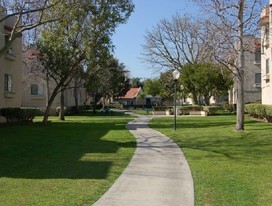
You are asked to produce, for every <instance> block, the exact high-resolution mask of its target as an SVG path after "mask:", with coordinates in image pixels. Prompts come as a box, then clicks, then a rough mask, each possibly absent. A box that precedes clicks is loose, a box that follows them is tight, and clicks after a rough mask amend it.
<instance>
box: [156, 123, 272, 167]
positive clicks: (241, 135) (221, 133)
mask: <svg viewBox="0 0 272 206" xmlns="http://www.w3.org/2000/svg"><path fill="white" fill-rule="evenodd" d="M207 120H208V121H203V119H202V120H199V119H189V118H188V119H184V120H182V119H180V120H179V121H178V124H177V128H179V130H177V132H181V134H182V132H183V134H186V135H185V136H180V135H175V134H173V135H174V137H173V140H174V141H175V142H176V143H177V144H178V145H179V146H180V147H181V148H182V149H191V150H196V151H203V152H205V153H200V154H201V155H200V156H198V155H196V156H192V158H193V159H194V158H195V159H196V160H201V159H205V158H207V157H208V158H219V159H220V157H223V158H228V159H231V160H233V161H239V162H247V163H251V164H259V163H261V162H262V161H267V162H271V161H272V156H271V155H270V154H271V150H272V146H271V145H272V139H271V131H272V125H270V124H267V123H263V122H256V121H254V120H247V121H246V122H245V128H246V130H245V131H244V132H236V131H235V129H234V127H235V120H234V119H224V121H222V119H221V120H219V119H216V118H214V119H207ZM162 121H163V120H162ZM163 123H164V122H158V123H155V124H151V126H152V128H154V129H158V130H160V129H164V128H169V124H168V125H167V124H163ZM232 127H233V129H232Z"/></svg>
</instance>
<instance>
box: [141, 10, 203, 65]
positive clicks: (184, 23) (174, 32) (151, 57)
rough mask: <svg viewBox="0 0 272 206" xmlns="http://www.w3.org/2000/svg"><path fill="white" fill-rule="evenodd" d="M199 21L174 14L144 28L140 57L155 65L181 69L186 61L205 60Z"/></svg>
mask: <svg viewBox="0 0 272 206" xmlns="http://www.w3.org/2000/svg"><path fill="white" fill-rule="evenodd" d="M201 27H202V25H201V24H199V22H198V21H197V20H194V19H193V18H192V17H189V16H180V15H178V14H177V15H175V16H174V17H173V18H172V19H171V20H167V19H163V20H161V21H160V23H159V24H158V25H157V26H155V27H154V29H153V31H151V32H147V35H146V36H145V40H146V42H145V44H144V45H143V50H144V52H143V60H144V61H145V62H147V63H150V64H151V65H152V66H153V68H154V67H155V68H157V69H163V68H164V69H165V68H166V69H171V68H172V69H173V68H176V69H181V68H182V66H183V65H184V64H186V63H190V64H194V63H197V62H199V61H203V60H204V59H206V60H207V58H208V56H206V53H205V52H204V51H205V48H204V44H203V40H202V39H201V38H199V36H198V31H199V30H201Z"/></svg>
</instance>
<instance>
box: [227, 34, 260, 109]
mask: <svg viewBox="0 0 272 206" xmlns="http://www.w3.org/2000/svg"><path fill="white" fill-rule="evenodd" d="M244 48H245V79H244V98H245V99H244V100H245V103H253V102H260V101H261V99H262V91H261V90H262V88H261V83H262V82H261V45H260V39H258V38H256V37H254V36H245V37H244ZM236 102H237V88H236V84H235V83H234V85H233V88H232V89H231V90H230V92H229V103H232V104H236Z"/></svg>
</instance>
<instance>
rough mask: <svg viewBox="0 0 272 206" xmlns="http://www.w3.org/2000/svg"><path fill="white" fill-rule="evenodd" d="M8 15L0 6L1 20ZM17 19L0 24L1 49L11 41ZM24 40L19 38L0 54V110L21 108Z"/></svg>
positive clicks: (9, 19) (10, 19)
mask: <svg viewBox="0 0 272 206" xmlns="http://www.w3.org/2000/svg"><path fill="white" fill-rule="evenodd" d="M5 15H6V13H5V10H4V9H3V7H1V6H0V19H2V18H3V17H5ZM15 21H16V19H15V17H14V18H8V19H6V20H5V21H3V22H1V23H0V48H3V47H4V46H5V45H6V44H7V42H8V39H9V36H10V32H11V30H12V27H13V25H14V23H15ZM21 81H22V39H21V38H17V39H16V40H15V41H13V42H12V44H11V46H10V47H9V48H8V49H7V51H6V52H5V53H2V54H0V108H3V107H20V106H21Z"/></svg>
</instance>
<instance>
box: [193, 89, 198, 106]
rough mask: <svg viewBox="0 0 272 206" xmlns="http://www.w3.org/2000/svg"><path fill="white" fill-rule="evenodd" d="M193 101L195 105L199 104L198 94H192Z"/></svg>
mask: <svg viewBox="0 0 272 206" xmlns="http://www.w3.org/2000/svg"><path fill="white" fill-rule="evenodd" d="M192 101H193V104H194V105H197V104H198V99H197V94H196V93H195V92H192Z"/></svg>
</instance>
